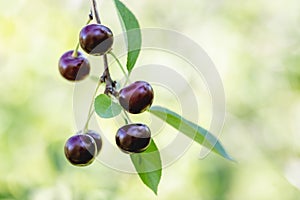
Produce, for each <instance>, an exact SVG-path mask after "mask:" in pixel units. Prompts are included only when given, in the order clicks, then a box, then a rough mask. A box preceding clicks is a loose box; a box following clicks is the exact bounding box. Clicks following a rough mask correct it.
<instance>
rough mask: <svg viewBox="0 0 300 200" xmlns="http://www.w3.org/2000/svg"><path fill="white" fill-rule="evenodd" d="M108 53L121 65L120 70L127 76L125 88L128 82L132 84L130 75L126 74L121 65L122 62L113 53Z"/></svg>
mask: <svg viewBox="0 0 300 200" xmlns="http://www.w3.org/2000/svg"><path fill="white" fill-rule="evenodd" d="M108 53H109V54H110V55H111V56H112V57H113V58H114V59H115V60H116V62H117V64H118V65H119V67H120V69H121V70H122V72H123V74H124V76H125V78H126V80H125V83H124V86H125V85H126V84H127V83H128V82H130V80H129V76H128V74H127V73H126V71H125V69H124V67H123V65H122V64H121V62H120V60H119V59H118V58H117V56H116V55H115V54H114V53H113V52H112V51H110V52H108Z"/></svg>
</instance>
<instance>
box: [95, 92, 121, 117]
mask: <svg viewBox="0 0 300 200" xmlns="http://www.w3.org/2000/svg"><path fill="white" fill-rule="evenodd" d="M94 107H95V111H96V113H97V114H98V115H99V117H102V118H112V117H115V116H117V115H119V114H120V113H121V111H122V107H121V106H120V105H119V104H117V103H115V102H113V101H112V100H111V98H110V97H109V96H107V95H106V94H100V95H99V96H97V97H96V99H95V103H94Z"/></svg>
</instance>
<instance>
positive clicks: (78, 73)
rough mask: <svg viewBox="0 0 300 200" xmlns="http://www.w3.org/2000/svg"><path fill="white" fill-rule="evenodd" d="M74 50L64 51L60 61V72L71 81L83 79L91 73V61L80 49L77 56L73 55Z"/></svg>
mask: <svg viewBox="0 0 300 200" xmlns="http://www.w3.org/2000/svg"><path fill="white" fill-rule="evenodd" d="M73 52H74V51H73V50H70V51H67V52H66V53H64V54H63V55H62V56H61V57H60V59H59V63H58V68H59V72H60V74H61V75H62V76H63V77H64V78H66V79H67V80H70V81H79V80H83V79H84V78H85V77H87V76H88V75H89V73H90V63H89V61H88V60H87V59H86V57H85V56H84V55H83V54H82V53H81V52H79V51H77V56H76V57H74V56H73Z"/></svg>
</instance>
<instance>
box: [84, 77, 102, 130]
mask: <svg viewBox="0 0 300 200" xmlns="http://www.w3.org/2000/svg"><path fill="white" fill-rule="evenodd" d="M101 84H102V82H100V81H99V82H98V84H97V87H96V89H95V92H94V94H93V97H92V101H91V104H90V108H89V112H88V117H87V120H86V122H85V125H84V128H83V131H84V133H86V132H87V131H88V127H89V122H90V120H91V118H92V115H93V113H94V109H93V105H94V101H95V98H96V95H97V92H98V89H99V87H100V86H101Z"/></svg>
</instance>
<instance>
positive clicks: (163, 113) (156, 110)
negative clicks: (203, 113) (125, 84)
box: [149, 106, 234, 161]
mask: <svg viewBox="0 0 300 200" xmlns="http://www.w3.org/2000/svg"><path fill="white" fill-rule="evenodd" d="M149 112H150V113H152V114H154V115H155V116H157V117H158V118H160V119H162V120H164V121H166V122H167V123H168V124H169V125H171V126H172V127H174V128H176V129H177V130H179V131H180V132H182V133H183V134H185V135H186V136H188V137H190V138H191V139H193V140H194V141H196V142H197V143H199V144H201V145H203V146H205V147H206V148H208V149H211V150H212V151H213V152H215V153H217V154H219V155H220V156H222V157H224V158H226V159H228V160H231V161H234V160H233V158H231V156H230V155H229V154H228V153H227V152H226V151H225V149H224V147H223V146H222V144H221V143H220V141H219V140H218V139H217V138H216V137H215V136H214V135H213V134H211V133H210V132H209V131H208V130H206V129H204V128H202V127H201V126H198V125H197V124H194V123H193V122H190V121H188V120H186V119H185V118H183V117H182V116H180V115H178V114H177V113H175V112H173V111H171V110H169V109H167V108H163V107H160V106H152V107H151V108H150V109H149Z"/></svg>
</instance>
